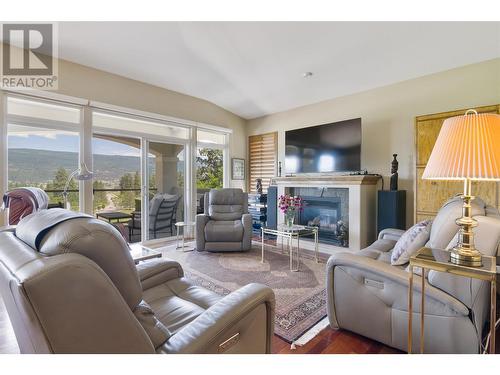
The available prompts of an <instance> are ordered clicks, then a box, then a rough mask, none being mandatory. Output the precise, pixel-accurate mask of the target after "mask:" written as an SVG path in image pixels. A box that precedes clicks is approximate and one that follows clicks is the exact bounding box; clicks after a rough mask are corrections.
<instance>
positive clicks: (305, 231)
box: [261, 224, 319, 272]
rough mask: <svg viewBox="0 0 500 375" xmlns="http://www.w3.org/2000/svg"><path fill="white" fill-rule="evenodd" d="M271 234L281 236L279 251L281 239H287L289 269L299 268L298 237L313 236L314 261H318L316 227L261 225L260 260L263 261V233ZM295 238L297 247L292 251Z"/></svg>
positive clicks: (296, 269)
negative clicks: (272, 226) (270, 226)
mask: <svg viewBox="0 0 500 375" xmlns="http://www.w3.org/2000/svg"><path fill="white" fill-rule="evenodd" d="M265 234H271V235H274V236H277V237H280V238H281V252H283V251H284V246H283V239H284V238H286V239H287V247H288V254H289V256H290V271H292V272H298V271H299V268H300V237H306V236H313V238H314V255H315V259H316V263H318V262H319V257H318V227H308V226H304V225H292V226H288V225H285V224H279V225H278V226H277V228H276V229H274V228H268V227H262V228H261V247H262V258H261V262H262V263H264V249H265V245H264V235H265ZM294 240H297V247H296V249H295V251H294V246H293V242H294Z"/></svg>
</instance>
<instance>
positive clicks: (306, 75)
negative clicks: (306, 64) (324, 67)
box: [302, 72, 313, 78]
mask: <svg viewBox="0 0 500 375" xmlns="http://www.w3.org/2000/svg"><path fill="white" fill-rule="evenodd" d="M312 76H313V72H305V73H302V77H304V78H311V77H312Z"/></svg>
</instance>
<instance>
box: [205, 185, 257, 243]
mask: <svg viewBox="0 0 500 375" xmlns="http://www.w3.org/2000/svg"><path fill="white" fill-rule="evenodd" d="M203 201H204V211H205V212H204V213H203V214H199V215H196V250H198V251H204V250H206V251H247V250H250V248H251V247H252V216H251V215H250V214H249V213H248V194H247V193H244V192H243V190H241V189H212V190H210V191H209V192H208V193H205V197H204V200H203Z"/></svg>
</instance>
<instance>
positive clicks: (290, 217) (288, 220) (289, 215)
mask: <svg viewBox="0 0 500 375" xmlns="http://www.w3.org/2000/svg"><path fill="white" fill-rule="evenodd" d="M294 219H295V210H289V211H287V212H286V213H285V225H286V226H287V227H290V228H291V227H293V221H294Z"/></svg>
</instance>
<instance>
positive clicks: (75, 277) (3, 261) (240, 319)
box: [0, 209, 274, 353]
mask: <svg viewBox="0 0 500 375" xmlns="http://www.w3.org/2000/svg"><path fill="white" fill-rule="evenodd" d="M54 211H56V212H54ZM57 211H59V213H57ZM62 211H64V210H62V209H61V210H59V209H56V210H47V211H40V212H37V213H35V214H33V215H30V216H29V217H26V218H24V219H23V220H22V221H21V223H20V224H19V226H18V227H17V229H16V232H14V231H12V230H11V231H5V232H0V291H1V294H2V297H3V299H4V302H5V305H6V308H7V312H8V314H9V317H10V320H11V322H12V325H13V327H14V332H15V334H16V337H17V341H18V344H19V347H20V350H21V353H270V351H271V340H272V336H273V330H274V294H273V292H272V290H271V289H270V288H268V287H265V286H263V285H259V284H249V285H246V286H245V287H243V288H241V289H239V290H237V291H235V292H233V293H231V294H229V295H227V296H225V297H221V296H219V295H217V294H215V293H213V292H211V291H208V290H206V289H204V288H202V287H199V286H196V285H194V284H193V283H192V282H190V281H189V280H187V279H186V278H184V275H183V270H182V267H181V266H180V265H179V263H177V262H175V261H171V260H156V261H147V262H144V263H142V264H139V265H138V266H135V264H134V262H133V260H132V257H131V255H130V252H129V248H128V245H127V244H126V242H125V241H124V240H123V238H122V237H121V236H120V234H119V233H118V231H117V230H116V229H115V228H113V227H112V226H111V225H109V224H108V223H105V222H103V221H101V220H97V219H94V218H91V217H68V218H67V219H66V220H60V221H59V222H58V223H57V224H56V225H54V226H50V225H49V226H45V227H44V226H43V225H42V226H40V225H38V226H37V223H35V225H32V224H33V217H34V218H35V221H38V224H39V223H40V222H42V223H43V222H44V220H45V217H47V215H48V216H51V215H52V216H54V215H62V217H64V216H65V215H66V214H65V213H63V212H62ZM70 216H71V215H70ZM48 219H49V221H50V217H48ZM30 221H32V223H31V224H30ZM28 244H30V245H28Z"/></svg>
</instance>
